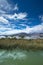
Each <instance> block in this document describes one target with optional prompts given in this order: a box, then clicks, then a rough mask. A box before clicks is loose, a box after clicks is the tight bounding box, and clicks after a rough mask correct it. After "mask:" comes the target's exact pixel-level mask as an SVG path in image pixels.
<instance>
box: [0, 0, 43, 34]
mask: <svg viewBox="0 0 43 65" xmlns="http://www.w3.org/2000/svg"><path fill="white" fill-rule="evenodd" d="M24 32H25V33H43V0H0V35H12V34H17V33H24Z"/></svg>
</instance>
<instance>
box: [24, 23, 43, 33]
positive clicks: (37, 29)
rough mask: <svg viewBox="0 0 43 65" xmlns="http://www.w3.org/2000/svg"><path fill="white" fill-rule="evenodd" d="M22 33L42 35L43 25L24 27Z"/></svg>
mask: <svg viewBox="0 0 43 65" xmlns="http://www.w3.org/2000/svg"><path fill="white" fill-rule="evenodd" d="M24 31H25V32H26V33H34V32H35V33H42V32H43V24H40V25H36V26H33V27H32V28H30V27H26V29H24Z"/></svg>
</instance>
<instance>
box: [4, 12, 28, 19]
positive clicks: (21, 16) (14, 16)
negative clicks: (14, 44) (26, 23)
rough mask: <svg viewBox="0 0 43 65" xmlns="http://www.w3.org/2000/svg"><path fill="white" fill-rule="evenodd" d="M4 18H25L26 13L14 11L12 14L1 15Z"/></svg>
mask: <svg viewBox="0 0 43 65" xmlns="http://www.w3.org/2000/svg"><path fill="white" fill-rule="evenodd" d="M3 16H4V17H5V18H8V19H10V20H12V19H13V20H20V19H21V20H27V18H26V17H27V14H26V13H18V14H17V13H14V15H6V14H5V15H3Z"/></svg>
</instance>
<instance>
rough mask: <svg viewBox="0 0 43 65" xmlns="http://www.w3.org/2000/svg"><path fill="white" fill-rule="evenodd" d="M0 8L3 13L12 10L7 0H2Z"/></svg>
mask: <svg viewBox="0 0 43 65" xmlns="http://www.w3.org/2000/svg"><path fill="white" fill-rule="evenodd" d="M0 10H1V11H2V13H3V11H5V12H7V11H9V10H11V6H10V4H9V3H8V2H7V0H0Z"/></svg>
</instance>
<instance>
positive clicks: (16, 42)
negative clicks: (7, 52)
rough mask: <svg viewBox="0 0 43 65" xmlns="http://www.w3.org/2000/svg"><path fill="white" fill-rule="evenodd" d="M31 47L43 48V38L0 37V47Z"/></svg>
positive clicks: (34, 48) (27, 48)
mask: <svg viewBox="0 0 43 65" xmlns="http://www.w3.org/2000/svg"><path fill="white" fill-rule="evenodd" d="M15 48H20V49H26V50H29V49H32V50H36V49H38V50H43V39H29V40H26V39H15V38H12V39H10V38H6V39H0V49H15Z"/></svg>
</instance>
